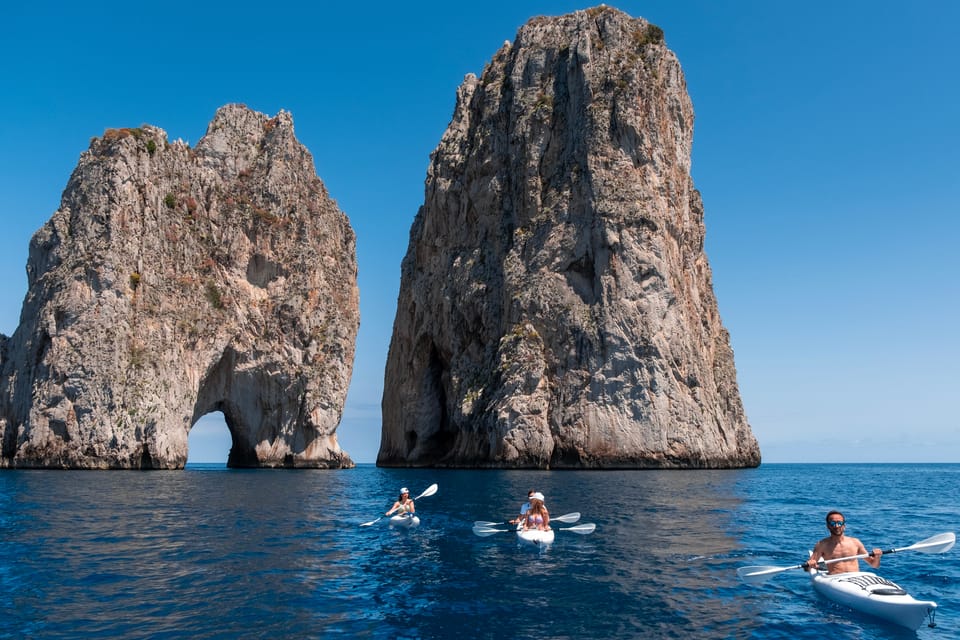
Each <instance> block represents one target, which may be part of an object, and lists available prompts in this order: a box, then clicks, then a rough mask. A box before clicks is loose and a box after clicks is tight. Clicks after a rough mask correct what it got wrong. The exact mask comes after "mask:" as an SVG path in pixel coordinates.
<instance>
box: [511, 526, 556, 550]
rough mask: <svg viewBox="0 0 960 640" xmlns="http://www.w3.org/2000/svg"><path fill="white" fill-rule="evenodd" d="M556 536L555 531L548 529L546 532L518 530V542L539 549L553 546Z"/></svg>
mask: <svg viewBox="0 0 960 640" xmlns="http://www.w3.org/2000/svg"><path fill="white" fill-rule="evenodd" d="M555 535H556V534H555V533H554V531H553V529H548V530H546V531H540V530H539V529H528V530H526V531H524V530H523V529H519V528H518V529H517V540H518V541H519V542H523V543H525V544H531V545H534V546H537V547H541V546H545V545H548V544H553V539H554V536H555Z"/></svg>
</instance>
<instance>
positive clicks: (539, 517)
mask: <svg viewBox="0 0 960 640" xmlns="http://www.w3.org/2000/svg"><path fill="white" fill-rule="evenodd" d="M522 521H523V530H524V531H529V530H530V529H537V530H538V531H549V530H550V512H549V511H547V508H546V507H545V506H544V504H543V494H542V493H540V492H537V493H534V494H533V495H532V496H530V508H529V509H528V510H527V514H526V516H524V518H523V520H522Z"/></svg>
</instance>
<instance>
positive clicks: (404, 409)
mask: <svg viewBox="0 0 960 640" xmlns="http://www.w3.org/2000/svg"><path fill="white" fill-rule="evenodd" d="M692 134H693V110H692V107H691V104H690V100H689V97H688V95H687V92H686V87H685V84H684V79H683V74H682V72H681V69H680V65H679V63H678V62H677V59H676V57H675V56H674V54H673V53H672V52H671V51H670V50H668V49H667V47H666V46H665V45H664V42H663V34H662V32H661V31H660V29H659V28H658V27H656V26H654V25H651V24H649V23H647V22H646V21H644V20H642V19H632V18H630V17H629V16H627V15H625V14H623V13H621V12H619V11H616V10H614V9H611V8H606V7H599V8H596V9H591V10H588V11H579V12H576V13H573V14H570V15H566V16H562V17H559V18H536V19H533V20H531V21H530V22H529V23H527V24H526V25H525V26H524V27H522V28H521V29H520V31H519V33H518V35H517V37H516V40H515V42H514V43H513V44H510V43H506V44H504V46H503V47H502V48H501V49H500V51H498V52H497V53H496V55H495V56H494V58H493V60H492V61H491V62H490V64H489V65H488V66H487V68H486V69H485V70H484V72H483V75H482V77H481V78H480V79H479V80H478V79H477V78H476V77H474V76H467V78H466V79H465V81H464V83H463V85H462V86H461V87H460V89H459V91H458V94H457V103H456V108H455V112H454V116H453V120H452V122H451V123H450V125H449V127H448V129H447V131H446V133H445V134H444V136H443V138H442V140H441V141H440V144H439V146H438V147H437V149H436V150H435V152H434V154H433V156H432V163H431V166H430V168H429V171H428V175H427V184H426V197H425V202H424V204H423V206H422V208H421V209H420V211H419V212H418V214H417V216H416V219H415V221H414V224H413V228H412V230H411V233H410V245H409V248H408V251H407V255H406V257H405V258H404V261H403V265H402V280H401V290H400V296H399V305H398V309H397V316H396V320H395V322H394V331H393V338H392V342H391V345H390V353H389V357H388V362H387V367H386V378H385V389H384V397H383V436H382V440H381V446H380V452H379V456H378V460H377V462H378V464H380V465H386V466H392V465H414V466H416V465H437V466H464V467H470V466H486V467H536V468H547V467H550V468H591V467H592V468H643V467H679V468H684V467H711V468H712V467H740V466H754V465H757V464H759V462H760V452H759V448H758V446H757V442H756V440H755V438H754V436H753V434H752V433H751V430H750V427H749V425H748V424H747V421H746V418H745V416H744V411H743V407H742V404H741V401H740V396H739V390H738V388H737V382H736V371H735V368H734V361H733V353H732V351H731V348H730V341H729V336H728V334H727V331H726V330H725V329H724V327H723V325H722V324H721V321H720V316H719V314H718V311H717V303H716V300H715V299H714V294H713V288H712V284H711V273H710V266H709V264H708V262H707V258H706V255H705V254H704V251H703V240H704V225H703V207H702V204H701V200H700V194H699V193H698V192H697V191H696V189H694V186H693V182H692V180H691V177H690V147H691V141H692Z"/></svg>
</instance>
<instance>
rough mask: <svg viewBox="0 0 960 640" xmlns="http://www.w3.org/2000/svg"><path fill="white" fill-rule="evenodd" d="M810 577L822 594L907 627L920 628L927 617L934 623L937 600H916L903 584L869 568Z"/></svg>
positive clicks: (862, 611) (816, 574)
mask: <svg viewBox="0 0 960 640" xmlns="http://www.w3.org/2000/svg"><path fill="white" fill-rule="evenodd" d="M810 580H811V582H812V583H813V588H814V590H815V591H816V592H817V593H819V594H820V595H822V596H824V597H826V598H828V599H830V600H832V601H834V602H837V603H839V604H842V605H845V606H848V607H850V608H851V609H855V610H857V611H860V612H861V613H866V614H868V615H872V616H875V617H878V618H882V619H884V620H886V621H888V622H892V623H894V624H898V625H900V626H902V627H906V628H907V629H911V630H914V631H915V630H916V629H918V628H919V627H920V625H922V624H923V621H924V620H925V619H928V618H929V620H930V624H931V625H933V619H934V615H935V614H936V610H937V603H936V602H932V601H929V600H916V599H915V598H914V597H913V596H911V595H910V594H909V593H907V591H906V590H905V589H904V588H903V587H901V586H900V585H898V584H896V583H894V582H891V581H890V580H887V579H886V578H881V577H880V576H878V575H876V574H874V573H869V572H866V571H851V572H848V573H836V574H833V575H829V574H827V573H825V572H821V571H812V572H811V574H810Z"/></svg>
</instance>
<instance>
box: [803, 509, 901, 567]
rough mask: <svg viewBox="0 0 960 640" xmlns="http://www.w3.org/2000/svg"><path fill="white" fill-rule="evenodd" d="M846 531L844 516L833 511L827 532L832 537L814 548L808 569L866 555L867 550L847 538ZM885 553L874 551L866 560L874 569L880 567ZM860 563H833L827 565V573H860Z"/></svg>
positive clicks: (852, 560) (829, 514)
mask: <svg viewBox="0 0 960 640" xmlns="http://www.w3.org/2000/svg"><path fill="white" fill-rule="evenodd" d="M845 530H846V522H845V521H844V518H843V514H842V513H840V512H839V511H831V512H830V513H828V514H827V531H829V532H830V535H829V536H827V537H826V538H824V539H823V540H821V541H820V542H818V543H817V546H815V547H814V548H813V553H812V554H811V555H810V559H809V560H807V562H806V569H807V570H808V571H809V570H811V569H816V568H817V563H818V562H819V560H820V559H821V558H822V559H823V560H831V559H833V558H846V557H848V556H858V555H866V553H867V550H866V548H865V547H864V546H863V543H862V542H860V541H859V540H858V539H857V538H852V537H850V536H846V535H844V534H843V532H844V531H845ZM882 555H883V551H881V550H880V549H874V550H873V553H872V554H870V555H869V556H867V557H866V558H864V560H866V561H867V564H869V565H870V566H871V567H873V568H874V569H877V568H879V567H880V556H882ZM859 570H860V563H859V562H858V561H857V559H856V558H853V559H851V560H844V561H843V562H832V563H830V564H828V565H827V573H846V572H848V571H859Z"/></svg>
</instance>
